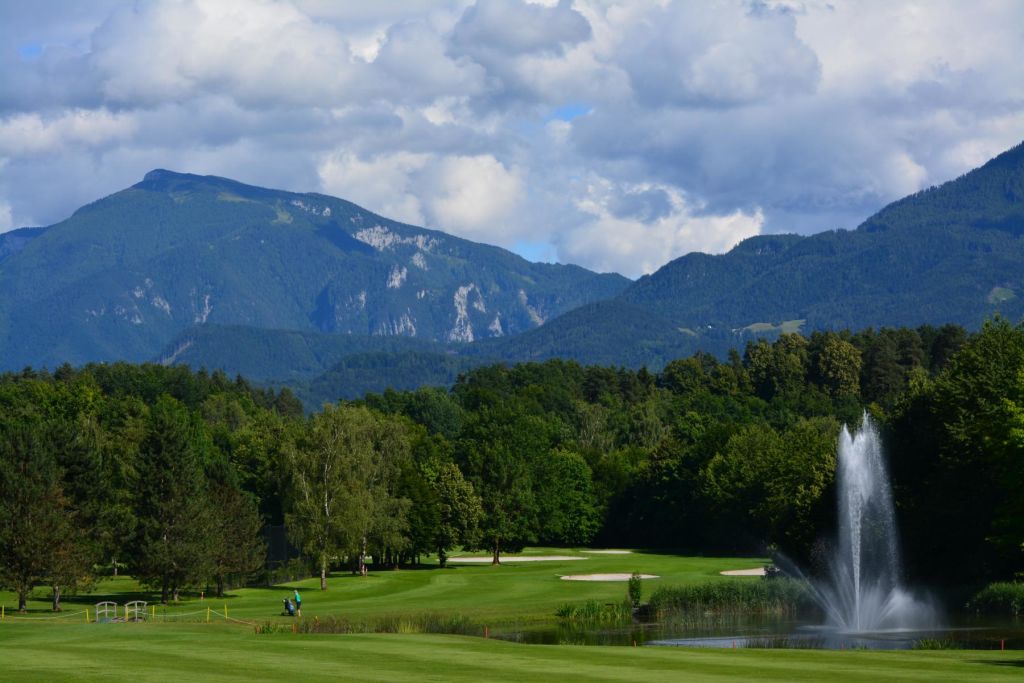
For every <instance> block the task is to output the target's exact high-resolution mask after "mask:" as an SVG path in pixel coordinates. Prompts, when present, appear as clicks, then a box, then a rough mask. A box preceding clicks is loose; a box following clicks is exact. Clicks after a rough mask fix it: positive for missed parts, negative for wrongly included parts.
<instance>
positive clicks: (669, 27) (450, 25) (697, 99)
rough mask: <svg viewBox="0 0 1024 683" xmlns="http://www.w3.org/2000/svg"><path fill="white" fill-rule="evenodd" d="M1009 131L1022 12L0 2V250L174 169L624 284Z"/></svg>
mask: <svg viewBox="0 0 1024 683" xmlns="http://www.w3.org/2000/svg"><path fill="white" fill-rule="evenodd" d="M1022 139H1024V2H1020V1H1019V0H971V1H970V2H965V1H963V0H921V1H918V2H915V1H907V2H901V1H899V0H884V1H883V0H878V1H873V0H858V1H856V2H848V1H845V0H831V1H825V0H821V1H818V0H806V1H802V0H708V1H706V2H705V1H701V2H695V1H678V2H672V1H669V0H660V1H650V2H647V1H644V0H628V1H622V2H616V1H613V0H545V1H540V0H436V1H428V0H376V1H375V2H372V3H371V2H361V1H355V0H352V1H334V0H88V1H87V2H85V1H82V0H23V1H19V0H0V232H3V231H6V230H10V229H13V228H17V227H21V226H35V225H50V224H53V223H55V222H57V221H60V220H62V219H64V218H66V217H68V216H69V215H70V214H71V213H72V212H73V211H74V210H75V209H76V208H78V207H79V206H82V205H83V204H86V203H88V202H90V201H93V200H95V199H98V198H99V197H102V196H105V195H108V194H111V193H113V192H116V191H118V190H120V189H123V188H125V187H127V186H129V185H132V184H134V183H136V182H138V181H139V180H141V178H142V176H143V175H144V174H145V173H146V172H147V171H149V170H151V169H154V168H167V169H171V170H175V171H181V172H189V173H199V174H213V175H220V176H226V177H230V178H234V179H236V180H240V181H242V182H246V183H251V184H255V185H262V186H266V187H273V188H280V189H287V190H294V191H298V192H309V191H315V192H324V193H327V194H331V195H335V196H338V197H342V198H345V199H348V200H350V201H353V202H355V203H357V204H359V205H361V206H363V207H365V208H367V209H370V210H372V211H375V212H377V213H380V214H383V215H385V216H387V217H390V218H394V219H397V220H401V221H405V222H408V223H412V224H416V225H424V226H427V227H431V228H436V229H439V230H444V231H446V232H449V233H453V234H456V235H459V236H462V237H466V238H468V239H472V240H476V241H481V242H487V243H490V244H497V245H500V246H503V247H506V248H509V249H512V250H513V251H515V252H517V253H519V254H521V255H523V256H525V257H526V258H529V259H531V260H543V261H558V262H562V263H577V264H579V265H582V266H585V267H587V268H591V269H594V270H598V271H616V272H620V273H622V274H624V275H627V276H630V277H637V276H639V275H643V274H645V273H650V272H653V271H654V270H656V269H657V268H659V267H660V266H662V265H663V264H665V263H666V262H668V261H670V260H672V259H674V258H677V257H679V256H682V255H684V254H686V253H689V252H691V251H704V252H710V253H721V252H724V251H727V250H728V249H729V248H731V247H732V246H733V245H735V244H736V243H738V242H739V241H741V240H743V239H745V238H747V237H750V236H753V235H758V234H766V233H779V232H796V233H801V234H810V233H814V232H819V231H822V230H832V229H837V228H842V229H852V228H855V227H856V226H857V225H858V224H859V223H860V222H861V221H862V220H864V219H865V218H866V217H867V216H869V215H870V214H871V213H873V212H874V211H876V210H878V209H879V208H881V207H882V206H884V205H885V204H887V203H888V202H890V201H893V200H895V199H898V198H900V197H902V196H904V195H907V194H909V193H912V192H915V191H917V190H920V189H924V188H926V187H928V186H931V185H934V184H938V183H941V182H944V181H946V180H949V179H952V178H955V177H957V176H959V175H961V174H963V173H965V172H966V171H969V170H970V169H971V168H974V167H976V166H978V165H980V164H982V163H984V162H985V161H986V160H988V159H989V158H991V157H993V156H995V155H996V154H998V153H999V152H1001V151H1004V150H1005V149H1008V148H1009V147H1012V146H1014V145H1016V144H1018V143H1019V142H1021V140H1022Z"/></svg>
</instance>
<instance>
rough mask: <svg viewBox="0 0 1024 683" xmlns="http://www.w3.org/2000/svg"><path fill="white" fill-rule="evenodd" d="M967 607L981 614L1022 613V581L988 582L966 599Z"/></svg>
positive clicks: (1023, 597) (1023, 585)
mask: <svg viewBox="0 0 1024 683" xmlns="http://www.w3.org/2000/svg"><path fill="white" fill-rule="evenodd" d="M967 608H968V609H970V610H974V611H975V612H978V613H981V614H1002V615H1006V614H1010V615H1012V616H1014V617H1018V616H1020V615H1021V614H1022V613H1024V583H1017V582H1010V581H1001V582H997V583H990V584H989V585H987V586H985V587H984V588H983V589H981V590H980V591H978V592H977V593H975V594H974V597H972V598H971V599H970V600H968V601H967Z"/></svg>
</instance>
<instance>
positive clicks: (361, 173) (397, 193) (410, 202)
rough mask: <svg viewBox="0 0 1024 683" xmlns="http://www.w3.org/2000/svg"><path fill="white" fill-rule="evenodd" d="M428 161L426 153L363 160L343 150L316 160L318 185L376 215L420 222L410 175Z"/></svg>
mask: <svg viewBox="0 0 1024 683" xmlns="http://www.w3.org/2000/svg"><path fill="white" fill-rule="evenodd" d="M428 161H430V157H429V155H426V154H409V153H407V152H398V153H395V154H390V155H381V156H378V157H376V158H372V159H368V160H365V161H364V160H363V159H360V158H359V157H358V156H356V155H355V154H352V153H351V152H347V151H339V152H335V153H333V154H330V155H328V156H327V157H326V158H324V159H323V161H322V162H321V163H320V166H319V169H318V172H319V174H320V187H321V189H323V191H324V192H326V193H328V194H333V195H337V196H339V197H346V198H348V199H350V200H352V201H354V202H356V203H358V204H359V205H361V206H364V207H366V208H367V209H370V210H371V211H374V212H376V213H378V214H380V215H383V216H386V217H387V218H392V219H394V220H397V221H403V222H406V223H412V224H414V225H422V224H423V223H424V222H425V218H424V215H423V210H422V208H421V207H420V200H419V198H418V197H416V195H414V194H413V193H412V192H411V189H410V186H411V182H412V178H411V176H412V175H413V174H415V173H417V172H418V171H420V170H422V169H423V167H424V166H425V165H426V164H427V162H428Z"/></svg>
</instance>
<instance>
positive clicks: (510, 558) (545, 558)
mask: <svg viewBox="0 0 1024 683" xmlns="http://www.w3.org/2000/svg"><path fill="white" fill-rule="evenodd" d="M585 559H587V558H585V557H580V556H579V555H502V556H501V561H502V562H503V563H504V562H558V561H562V560H585ZM448 561H449V562H462V563H465V564H490V563H491V561H492V558H490V557H449V558H448Z"/></svg>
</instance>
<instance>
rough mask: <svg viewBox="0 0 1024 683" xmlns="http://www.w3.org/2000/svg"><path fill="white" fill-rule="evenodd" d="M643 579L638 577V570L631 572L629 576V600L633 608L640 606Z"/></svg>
mask: <svg viewBox="0 0 1024 683" xmlns="http://www.w3.org/2000/svg"><path fill="white" fill-rule="evenodd" d="M642 584H643V579H641V578H640V572H633V575H632V576H630V577H629V588H628V595H629V602H630V603H631V604H632V605H633V607H634V608H636V607H639V606H640V600H641V599H642V598H643V594H644V588H643V585H642Z"/></svg>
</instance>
